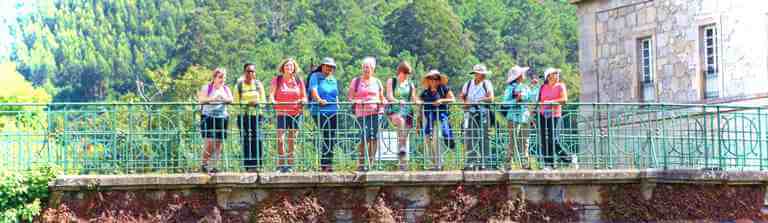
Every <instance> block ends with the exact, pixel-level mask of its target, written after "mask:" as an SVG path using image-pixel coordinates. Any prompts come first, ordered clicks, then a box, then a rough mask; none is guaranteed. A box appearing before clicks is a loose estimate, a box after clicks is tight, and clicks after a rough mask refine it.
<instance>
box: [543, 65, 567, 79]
mask: <svg viewBox="0 0 768 223" xmlns="http://www.w3.org/2000/svg"><path fill="white" fill-rule="evenodd" d="M560 72H563V71H562V70H560V69H557V68H554V67H550V68H547V69H546V70H544V78H548V77H549V75H550V74H557V75H560Z"/></svg>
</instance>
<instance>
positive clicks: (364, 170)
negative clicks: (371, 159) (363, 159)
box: [357, 165, 368, 172]
mask: <svg viewBox="0 0 768 223" xmlns="http://www.w3.org/2000/svg"><path fill="white" fill-rule="evenodd" d="M357 171H358V172H368V167H367V166H365V165H361V166H358V167H357Z"/></svg>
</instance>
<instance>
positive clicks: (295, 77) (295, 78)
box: [276, 74, 307, 96]
mask: <svg viewBox="0 0 768 223" xmlns="http://www.w3.org/2000/svg"><path fill="white" fill-rule="evenodd" d="M293 78H294V81H297V82H298V83H299V85H303V86H302V87H304V86H306V85H305V84H304V82H303V81H301V78H299V76H295V75H294V77H293ZM281 83H283V75H282V74H281V75H278V76H277V87H276V89H280V84H281ZM304 93H305V94H306V93H307V92H306V91H305V92H304ZM305 96H306V95H305Z"/></svg>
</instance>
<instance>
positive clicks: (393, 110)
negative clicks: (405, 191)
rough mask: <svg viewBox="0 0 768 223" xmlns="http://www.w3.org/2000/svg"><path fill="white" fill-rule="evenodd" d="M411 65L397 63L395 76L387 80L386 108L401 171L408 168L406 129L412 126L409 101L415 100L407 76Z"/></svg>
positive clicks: (414, 90)
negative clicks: (394, 137)
mask: <svg viewBox="0 0 768 223" xmlns="http://www.w3.org/2000/svg"><path fill="white" fill-rule="evenodd" d="M410 74H411V65H410V64H408V62H406V61H403V62H400V64H399V65H397V76H395V77H393V78H391V79H389V80H387V87H386V88H387V100H388V101H389V102H390V105H389V107H388V108H387V115H388V116H389V120H390V121H391V122H392V123H393V124H395V126H396V127H397V130H398V131H397V148H398V153H397V156H398V158H399V160H400V163H399V166H400V170H401V171H405V170H407V169H408V160H407V155H408V154H407V149H406V145H407V142H408V129H410V128H412V127H413V109H412V108H411V105H410V103H411V102H413V101H416V100H417V99H416V87H415V86H414V84H413V82H411V80H410V78H408V76H409V75H410Z"/></svg>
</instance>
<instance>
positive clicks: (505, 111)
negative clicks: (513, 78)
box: [499, 84, 517, 117]
mask: <svg viewBox="0 0 768 223" xmlns="http://www.w3.org/2000/svg"><path fill="white" fill-rule="evenodd" d="M510 85H511V84H510ZM516 90H517V85H515V86H514V87H512V96H513V97H514V95H515V91H516ZM514 99H515V100H517V98H514ZM510 109H512V105H507V104H501V105H500V106H499V114H500V115H501V116H503V117H507V114H508V113H509V110H510Z"/></svg>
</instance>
